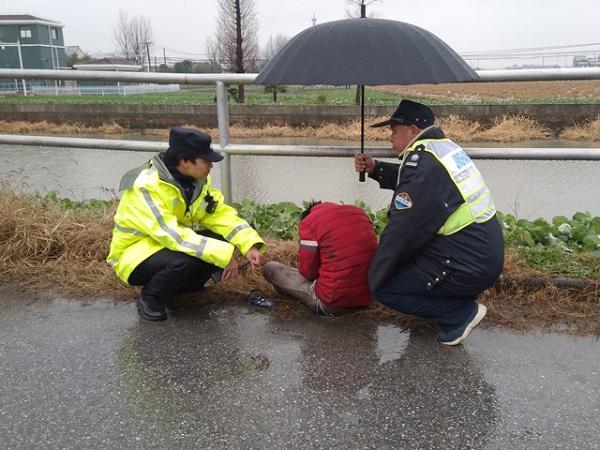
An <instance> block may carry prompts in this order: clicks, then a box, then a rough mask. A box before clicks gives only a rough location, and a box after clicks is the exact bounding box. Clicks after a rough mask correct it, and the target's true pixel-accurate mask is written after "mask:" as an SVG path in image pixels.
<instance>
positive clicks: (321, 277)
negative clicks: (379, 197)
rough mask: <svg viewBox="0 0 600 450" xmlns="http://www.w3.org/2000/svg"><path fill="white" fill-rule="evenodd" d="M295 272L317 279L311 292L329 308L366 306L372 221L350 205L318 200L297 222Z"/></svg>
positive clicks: (373, 238)
mask: <svg viewBox="0 0 600 450" xmlns="http://www.w3.org/2000/svg"><path fill="white" fill-rule="evenodd" d="M299 234H300V252H299V254H298V271H299V272H300V274H301V275H302V276H303V277H304V278H306V279H308V280H311V281H313V280H317V283H316V286H315V294H316V295H317V297H318V298H319V300H321V301H322V302H323V303H325V304H327V305H328V306H331V307H333V308H354V307H357V306H366V305H368V304H369V302H370V301H371V299H372V295H371V292H370V291H369V285H368V281H367V274H368V271H369V265H370V264H371V260H372V259H373V255H374V254H375V251H376V250H377V237H376V236H375V231H374V230H373V224H372V223H371V221H370V220H369V218H368V217H367V215H366V214H365V212H364V211H363V210H362V209H360V208H358V207H356V206H352V205H337V204H335V203H320V204H318V205H315V206H313V207H312V209H311V210H310V213H309V214H308V216H306V217H305V218H304V219H302V220H301V221H300V226H299Z"/></svg>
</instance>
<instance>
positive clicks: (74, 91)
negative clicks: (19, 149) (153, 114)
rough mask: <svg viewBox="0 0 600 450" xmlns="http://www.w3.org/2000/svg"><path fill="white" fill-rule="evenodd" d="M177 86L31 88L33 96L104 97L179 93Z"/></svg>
mask: <svg viewBox="0 0 600 450" xmlns="http://www.w3.org/2000/svg"><path fill="white" fill-rule="evenodd" d="M180 90H181V88H180V86H179V85H178V84H138V85H123V86H64V87H53V86H32V87H31V92H32V93H33V94H34V95H81V96H88V95H91V96H94V95H95V96H104V95H123V96H125V95H137V94H151V93H155V92H179V91H180Z"/></svg>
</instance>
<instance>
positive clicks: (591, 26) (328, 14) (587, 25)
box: [0, 0, 600, 63]
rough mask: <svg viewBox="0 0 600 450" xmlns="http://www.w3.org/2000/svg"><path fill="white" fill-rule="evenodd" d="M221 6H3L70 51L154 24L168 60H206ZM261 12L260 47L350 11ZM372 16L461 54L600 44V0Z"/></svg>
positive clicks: (423, 8)
mask: <svg viewBox="0 0 600 450" xmlns="http://www.w3.org/2000/svg"><path fill="white" fill-rule="evenodd" d="M216 4H217V0H168V1H164V0H163V1H158V0H50V1H49V0H0V13H14V12H27V13H30V14H33V15H36V16H40V17H43V18H47V19H52V20H56V21H60V22H62V23H63V24H64V25H65V28H64V34H65V44H66V45H79V46H80V47H81V48H82V50H83V51H85V52H87V53H99V52H112V51H114V50H115V45H114V42H113V39H112V34H113V27H114V26H115V23H116V21H117V17H118V14H119V10H124V11H126V12H127V13H128V14H130V15H145V16H147V17H148V18H149V19H150V21H151V24H152V28H153V31H154V41H155V43H154V49H153V52H152V53H153V54H155V55H159V56H162V49H163V47H164V48H166V49H167V50H166V52H167V55H168V56H180V57H185V56H190V57H195V58H200V57H201V56H202V54H204V53H205V43H206V39H207V38H208V37H212V36H213V35H214V34H215V19H216V16H217V7H216ZM255 4H256V9H257V13H258V21H259V42H260V43H261V44H264V43H266V41H267V39H268V38H269V36H272V35H277V34H285V35H288V36H290V37H291V36H293V35H295V34H296V33H298V32H300V31H302V30H303V29H305V28H307V27H309V26H311V25H312V22H311V17H312V16H313V14H314V15H315V16H316V18H317V23H322V22H327V21H330V20H338V19H342V18H344V16H345V10H346V8H347V3H346V1H345V0H255ZM369 11H375V12H376V13H377V15H378V17H380V18H385V19H394V20H401V21H404V22H409V23H412V24H414V25H417V26H420V27H422V28H425V29H427V30H429V31H431V32H432V33H434V34H436V35H437V36H438V37H440V38H441V39H443V40H444V41H445V42H446V43H447V44H449V45H450V46H451V47H452V48H453V49H454V50H456V51H457V52H459V53H467V52H473V51H484V50H499V49H509V48H523V47H543V46H555V45H573V44H584V43H596V42H600V33H599V32H598V30H599V28H600V23H599V18H600V1H599V0H571V1H567V0H426V1H414V0H413V1H407V0H382V1H380V2H378V3H376V4H374V5H371V6H369V8H368V12H369ZM595 48H600V45H599V46H596V47H595ZM176 52H180V53H176ZM184 52H189V53H190V54H189V55H186V54H185V53H184ZM194 54H196V55H194ZM564 59H566V57H565V58H564ZM557 62H559V63H560V61H557Z"/></svg>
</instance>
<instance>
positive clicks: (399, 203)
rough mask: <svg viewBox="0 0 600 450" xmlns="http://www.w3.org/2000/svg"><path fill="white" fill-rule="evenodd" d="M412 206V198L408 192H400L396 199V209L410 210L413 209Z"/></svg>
mask: <svg viewBox="0 0 600 450" xmlns="http://www.w3.org/2000/svg"><path fill="white" fill-rule="evenodd" d="M412 205H413V201H412V198H410V195H408V193H407V192H400V193H399V194H398V195H396V198H395V199H394V207H395V208H396V209H408V208H412Z"/></svg>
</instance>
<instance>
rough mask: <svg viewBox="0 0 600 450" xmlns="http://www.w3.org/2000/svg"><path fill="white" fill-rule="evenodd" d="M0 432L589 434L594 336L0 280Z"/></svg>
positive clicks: (352, 444) (338, 443)
mask: <svg viewBox="0 0 600 450" xmlns="http://www.w3.org/2000/svg"><path fill="white" fill-rule="evenodd" d="M0 381H1V382H0V448H3V449H4V448H9V449H17V448H18V449H33V448H108V449H113V448H114V449H117V448H118V449H123V448H128V449H134V448H276V449H282V448H374V449H384V448H440V449H449V448H461V449H464V448H490V449H496V448H510V449H512V448H523V449H533V448H536V449H538V448H539V449H549V448H573V449H575V448H578V449H593V448H600V437H599V436H600V393H599V386H600V384H599V381H600V345H599V342H598V339H597V338H581V337H573V336H568V335H560V334H541V333H528V334H520V333H515V332H511V331H506V330H498V329H490V328H487V329H486V328H485V327H484V328H483V329H478V330H476V331H475V332H474V334H473V335H472V337H471V338H469V340H468V341H467V342H466V344H465V345H464V347H459V348H445V347H442V346H440V345H438V344H436V343H435V342H434V332H433V331H425V332H414V331H413V332H410V331H408V332H403V330H402V329H401V328H399V327H397V326H395V325H391V324H385V323H377V322H372V321H367V320H364V319H363V320H357V319H352V318H342V319H335V320H329V319H320V318H317V317H314V316H312V315H311V314H310V313H308V312H307V313H306V315H303V316H301V317H298V318H295V319H278V318H275V317H273V316H271V315H270V314H269V313H268V311H264V310H256V309H253V308H252V307H250V306H246V305H244V304H242V303H241V301H240V303H237V304H234V305H232V304H228V305H219V304H218V303H217V302H215V303H213V304H210V305H206V304H205V305H184V304H181V305H176V307H175V308H174V310H173V315H172V318H171V319H169V320H168V321H166V322H162V323H148V322H141V321H139V320H138V318H137V316H136V312H135V305H134V304H133V303H115V302H112V301H109V300H95V301H93V302H78V301H71V300H66V299H62V298H57V297H54V296H51V295H47V296H45V297H40V296H36V295H34V294H31V293H29V292H27V291H24V290H21V289H18V288H14V287H13V288H11V287H0Z"/></svg>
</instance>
